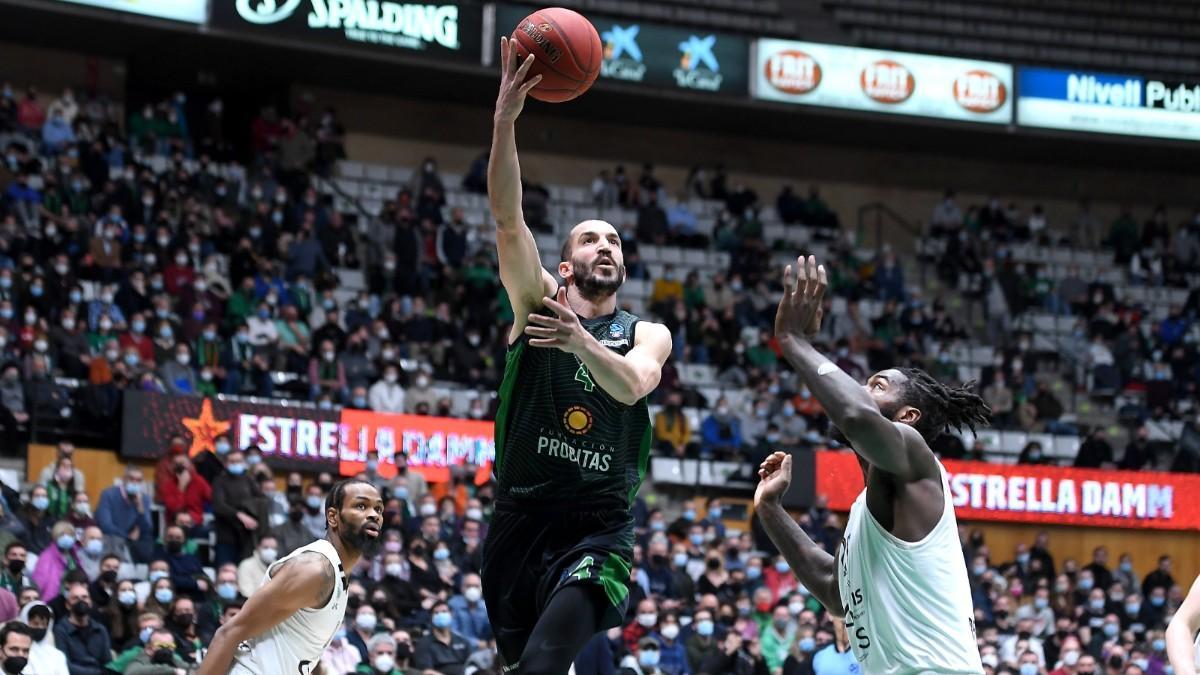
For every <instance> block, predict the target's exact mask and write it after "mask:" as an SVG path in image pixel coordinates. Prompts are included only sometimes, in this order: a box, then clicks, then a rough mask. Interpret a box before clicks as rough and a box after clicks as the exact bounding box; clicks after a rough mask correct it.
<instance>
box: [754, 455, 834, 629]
mask: <svg viewBox="0 0 1200 675" xmlns="http://www.w3.org/2000/svg"><path fill="white" fill-rule="evenodd" d="M758 476H759V479H760V481H759V484H758V488H757V489H756V490H755V492H754V512H755V514H757V515H758V521H759V522H760V523H762V526H763V529H764V530H766V532H767V536H768V537H770V538H771V541H772V542H773V543H774V544H775V547H776V548H778V549H779V553H780V554H781V555H783V559H784V560H786V561H787V563H788V566H790V567H791V568H792V572H793V573H794V574H795V575H796V576H797V577H798V578H799V579H800V581H801V582H802V583H803V584H804V586H805V587H806V588H808V590H809V592H810V593H812V594H813V597H814V598H816V599H817V601H819V602H820V603H821V604H822V605H824V606H825V609H826V610H827V611H829V613H830V614H832V615H834V616H839V617H840V616H842V612H843V606H842V593H841V589H839V588H838V583H837V561H836V560H835V559H834V557H833V556H832V555H830V554H829V552H828V551H826V550H825V549H823V548H821V547H820V546H819V545H817V543H816V542H815V541H813V540H812V538H811V537H809V536H808V534H807V533H806V532H805V531H804V530H803V529H802V528H801V527H800V526H799V525H797V524H796V521H794V520H792V516H791V514H789V513H788V512H787V510H786V509H784V508H783V503H782V499H783V495H784V494H785V493H787V490H788V486H790V485H791V482H792V456H791V455H789V454H787V453H784V452H776V453H773V454H772V455H771V456H770V457H767V459H766V460H765V461H763V463H762V465H761V466H760V467H759V469H758Z"/></svg>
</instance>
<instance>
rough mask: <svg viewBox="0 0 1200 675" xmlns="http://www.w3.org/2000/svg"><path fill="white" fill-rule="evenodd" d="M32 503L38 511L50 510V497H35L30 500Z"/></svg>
mask: <svg viewBox="0 0 1200 675" xmlns="http://www.w3.org/2000/svg"><path fill="white" fill-rule="evenodd" d="M30 503H32V504H33V508H35V509H37V510H38V511H45V510H46V509H48V508H50V498H49V497H34V498H33V499H32V500H30Z"/></svg>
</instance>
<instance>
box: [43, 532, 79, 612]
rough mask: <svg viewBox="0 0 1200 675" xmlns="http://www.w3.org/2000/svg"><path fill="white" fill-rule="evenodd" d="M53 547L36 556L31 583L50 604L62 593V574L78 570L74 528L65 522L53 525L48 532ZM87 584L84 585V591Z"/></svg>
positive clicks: (77, 545) (77, 546) (77, 548)
mask: <svg viewBox="0 0 1200 675" xmlns="http://www.w3.org/2000/svg"><path fill="white" fill-rule="evenodd" d="M50 535H51V537H53V541H54V543H53V545H51V546H47V547H46V549H45V550H43V551H42V552H41V553H39V554H38V561H37V566H36V567H34V569H33V581H34V583H36V584H37V586H38V588H40V589H42V600H44V601H46V602H50V601H52V600H54V599H55V598H57V597H58V596H59V593H60V592H61V591H62V578H63V574H64V573H66V571H67V570H68V569H72V570H74V569H78V568H79V567H80V561H79V544H78V542H77V541H76V540H75V527H74V526H73V525H71V524H70V523H68V522H67V521H65V520H60V521H58V522H57V523H55V524H54V527H53V528H51V530H50ZM86 589H87V584H84V590H86Z"/></svg>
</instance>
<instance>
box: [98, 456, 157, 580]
mask: <svg viewBox="0 0 1200 675" xmlns="http://www.w3.org/2000/svg"><path fill="white" fill-rule="evenodd" d="M150 508H151V505H150V496H149V495H147V494H146V484H145V480H144V474H143V472H142V470H141V468H139V467H137V466H134V465H132V464H131V465H129V466H127V467H125V474H124V478H123V479H122V481H121V484H120V485H114V486H112V487H109V488H105V490H104V491H103V492H101V493H100V506H99V507H98V508H97V509H96V522H97V523H98V524H99V526H100V530H101V531H102V532H103V533H104V537H105V541H106V543H107V546H108V548H110V549H111V550H113V551H117V552H118V553H120V554H121V555H122V556H123V557H124V558H125V559H127V560H130V561H132V562H139V563H145V562H149V560H150V554H151V552H152V551H153V548H154V543H153V534H152V531H153V529H152V528H153V525H152V524H151V522H150Z"/></svg>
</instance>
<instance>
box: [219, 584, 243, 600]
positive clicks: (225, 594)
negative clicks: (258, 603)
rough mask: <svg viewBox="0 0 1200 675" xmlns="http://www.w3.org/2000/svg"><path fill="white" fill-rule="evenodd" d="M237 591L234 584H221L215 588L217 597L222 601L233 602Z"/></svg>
mask: <svg viewBox="0 0 1200 675" xmlns="http://www.w3.org/2000/svg"><path fill="white" fill-rule="evenodd" d="M237 594H238V589H237V585H236V584H221V585H219V586H217V595H219V596H221V599H222V600H233V599H234V598H236V597H237Z"/></svg>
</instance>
